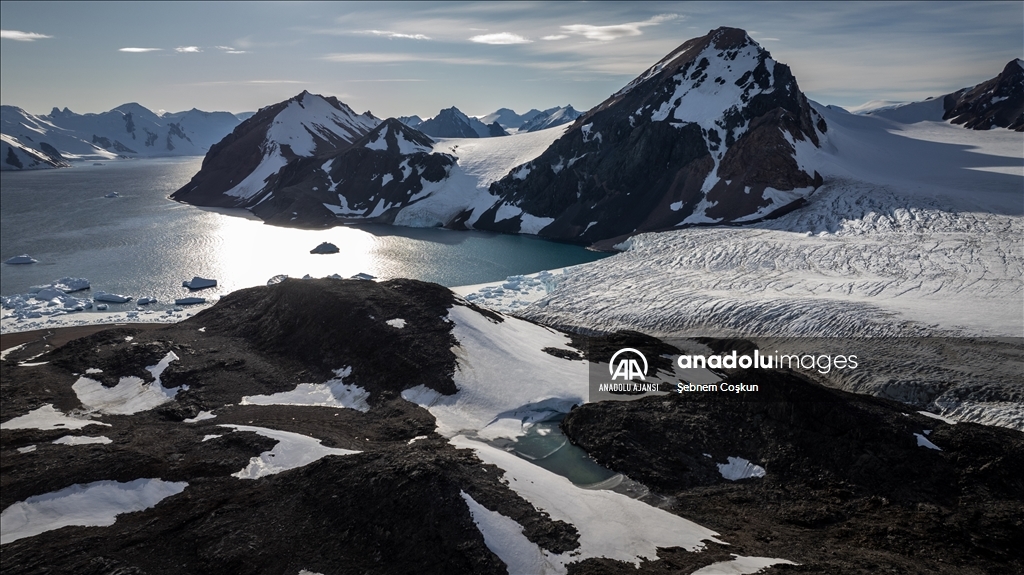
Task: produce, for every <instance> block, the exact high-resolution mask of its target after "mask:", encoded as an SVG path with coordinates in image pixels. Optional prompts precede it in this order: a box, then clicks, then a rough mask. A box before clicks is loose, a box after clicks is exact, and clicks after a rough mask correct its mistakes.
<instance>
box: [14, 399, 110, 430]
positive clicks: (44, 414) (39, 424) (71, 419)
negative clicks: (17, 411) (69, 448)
mask: <svg viewBox="0 0 1024 575" xmlns="http://www.w3.org/2000/svg"><path fill="white" fill-rule="evenodd" d="M87 425H105V426H107V427H110V424H109V423H103V422H101V421H95V420H92V419H87V418H85V417H80V416H72V415H65V414H64V413H63V412H61V411H60V410H58V409H56V408H55V407H53V404H52V403H48V404H46V405H44V406H42V407H40V408H39V409H34V410H32V411H30V412H28V413H27V414H25V415H21V416H18V417H15V418H14V419H10V420H8V421H5V422H3V423H0V429H43V430H47V429H81V428H83V427H85V426H87Z"/></svg>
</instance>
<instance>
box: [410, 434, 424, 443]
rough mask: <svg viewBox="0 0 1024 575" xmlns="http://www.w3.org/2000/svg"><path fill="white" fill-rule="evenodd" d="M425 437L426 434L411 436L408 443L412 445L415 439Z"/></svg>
mask: <svg viewBox="0 0 1024 575" xmlns="http://www.w3.org/2000/svg"><path fill="white" fill-rule="evenodd" d="M426 438H427V436H426V435H417V436H416V437H413V438H412V439H410V440H409V445H412V444H413V443H416V442H417V441H419V440H421V439H426Z"/></svg>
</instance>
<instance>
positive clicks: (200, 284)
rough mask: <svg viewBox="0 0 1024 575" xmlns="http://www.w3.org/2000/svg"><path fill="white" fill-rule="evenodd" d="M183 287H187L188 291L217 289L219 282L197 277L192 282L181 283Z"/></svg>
mask: <svg viewBox="0 0 1024 575" xmlns="http://www.w3.org/2000/svg"><path fill="white" fill-rule="evenodd" d="M181 286H182V287H187V288H188V289H206V288H211V287H217V280H211V279H206V278H201V277H199V276H195V277H193V278H192V279H191V280H186V281H183V282H181Z"/></svg>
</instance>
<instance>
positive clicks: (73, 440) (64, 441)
mask: <svg viewBox="0 0 1024 575" xmlns="http://www.w3.org/2000/svg"><path fill="white" fill-rule="evenodd" d="M52 443H55V444H57V445H89V444H93V443H97V444H101V445H106V444H108V443H113V440H111V439H110V438H109V437H106V436H104V435H100V436H98V437H88V436H85V435H65V436H64V437H61V438H60V439H55V440H54V441H52Z"/></svg>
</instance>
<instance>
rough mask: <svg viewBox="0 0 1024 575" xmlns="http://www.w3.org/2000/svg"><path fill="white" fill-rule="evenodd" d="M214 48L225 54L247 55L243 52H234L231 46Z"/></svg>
mask: <svg viewBox="0 0 1024 575" xmlns="http://www.w3.org/2000/svg"><path fill="white" fill-rule="evenodd" d="M214 48H216V49H218V50H221V51H223V52H224V53H225V54H247V52H246V51H245V50H235V49H234V48H232V47H231V46H214Z"/></svg>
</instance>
